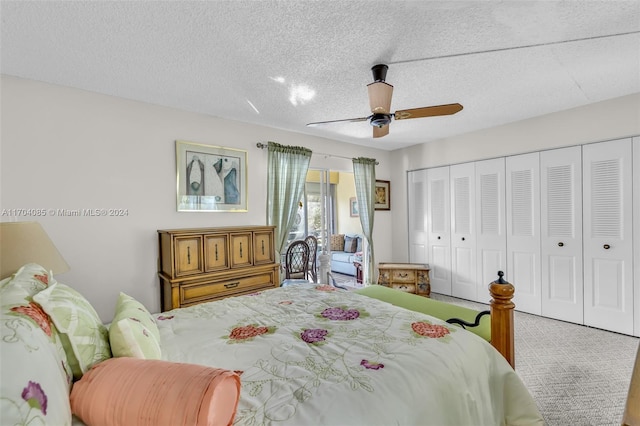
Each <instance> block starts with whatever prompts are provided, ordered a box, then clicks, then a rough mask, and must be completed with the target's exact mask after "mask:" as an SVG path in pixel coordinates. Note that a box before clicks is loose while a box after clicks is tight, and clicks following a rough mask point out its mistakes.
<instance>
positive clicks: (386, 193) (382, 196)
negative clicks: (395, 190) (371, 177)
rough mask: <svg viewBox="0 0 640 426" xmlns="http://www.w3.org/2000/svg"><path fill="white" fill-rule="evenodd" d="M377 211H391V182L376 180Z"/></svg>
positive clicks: (375, 205)
mask: <svg viewBox="0 0 640 426" xmlns="http://www.w3.org/2000/svg"><path fill="white" fill-rule="evenodd" d="M374 208H375V210H391V182H389V181H388V180H377V179H376V199H375V204H374Z"/></svg>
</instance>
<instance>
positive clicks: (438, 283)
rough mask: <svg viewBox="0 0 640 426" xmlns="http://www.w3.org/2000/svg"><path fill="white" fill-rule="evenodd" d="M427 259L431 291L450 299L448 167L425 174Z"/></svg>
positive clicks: (438, 168) (429, 170)
mask: <svg viewBox="0 0 640 426" xmlns="http://www.w3.org/2000/svg"><path fill="white" fill-rule="evenodd" d="M427 247H428V250H427V256H428V258H429V266H430V267H431V270H430V271H429V278H430V281H431V291H432V292H434V293H440V294H446V295H449V296H450V295H451V216H450V205H449V167H437V168H434V169H428V170H427Z"/></svg>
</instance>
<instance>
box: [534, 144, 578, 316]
mask: <svg viewBox="0 0 640 426" xmlns="http://www.w3.org/2000/svg"><path fill="white" fill-rule="evenodd" d="M540 194H541V200H540V222H541V224H542V225H541V229H540V232H541V234H542V241H541V247H540V248H541V259H542V315H544V316H545V317H550V318H556V319H560V320H564V321H571V322H575V323H578V324H582V323H583V321H584V318H583V304H584V293H583V280H582V269H583V268H582V149H581V147H579V146H574V147H569V148H562V149H554V150H550V151H542V152H541V153H540Z"/></svg>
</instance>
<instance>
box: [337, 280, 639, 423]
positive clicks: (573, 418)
mask: <svg viewBox="0 0 640 426" xmlns="http://www.w3.org/2000/svg"><path fill="white" fill-rule="evenodd" d="M334 278H335V279H336V282H337V283H339V284H340V285H344V286H347V287H350V288H357V287H359V285H358V284H356V283H355V279H354V277H350V276H348V275H340V274H334ZM431 297H432V298H433V299H436V300H443V301H446V302H449V303H454V304H459V305H462V306H466V307H470V308H473V309H477V310H484V309H488V306H487V305H483V304H480V303H475V302H470V301H467V300H463V299H457V298H454V297H449V296H445V295H441V294H433V293H432V295H431ZM514 317H515V340H516V342H515V345H516V348H515V349H516V372H517V373H518V375H519V376H520V377H521V378H522V381H523V382H524V383H525V385H526V386H527V388H528V389H529V392H531V395H532V396H533V397H534V399H535V400H536V402H537V404H538V408H539V409H540V412H541V413H542V415H543V416H544V418H545V421H546V424H547V425H549V426H566V425H572V426H605V425H620V423H621V419H622V413H623V412H624V405H625V403H626V399H627V392H628V390H629V381H630V380H631V371H632V369H633V363H634V360H635V356H636V352H637V350H638V344H639V340H640V339H638V338H636V337H632V336H626V335H622V334H618V333H612V332H608V331H604V330H599V329H596V328H591V327H585V326H581V325H578V324H572V323H568V322H564V321H557V320H553V319H550V318H544V317H540V316H537V315H530V314H527V313H524V312H518V311H516V312H515V315H514ZM639 403H640V402H639Z"/></svg>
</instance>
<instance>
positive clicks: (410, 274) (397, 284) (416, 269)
mask: <svg viewBox="0 0 640 426" xmlns="http://www.w3.org/2000/svg"><path fill="white" fill-rule="evenodd" d="M378 273H379V274H378V284H380V285H384V286H386V287H391V288H395V289H396V290H401V291H405V292H407V293H414V294H419V295H421V296H425V297H429V296H430V295H431V283H430V282H429V265H427V264H426V263H380V264H378Z"/></svg>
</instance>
